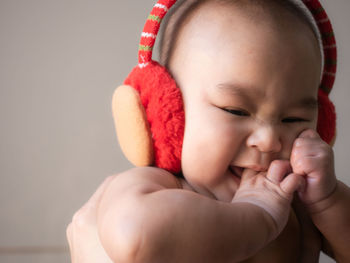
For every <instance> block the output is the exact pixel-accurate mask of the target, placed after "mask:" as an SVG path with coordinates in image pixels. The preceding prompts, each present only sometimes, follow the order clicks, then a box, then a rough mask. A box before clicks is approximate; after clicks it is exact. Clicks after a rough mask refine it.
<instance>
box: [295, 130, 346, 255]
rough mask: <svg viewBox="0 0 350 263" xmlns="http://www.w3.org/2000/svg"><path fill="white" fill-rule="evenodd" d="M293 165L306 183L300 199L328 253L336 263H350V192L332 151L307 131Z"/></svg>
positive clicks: (299, 139) (302, 136)
mask: <svg viewBox="0 0 350 263" xmlns="http://www.w3.org/2000/svg"><path fill="white" fill-rule="evenodd" d="M291 165H292V168H293V172H294V173H296V174H300V175H303V176H304V177H305V179H306V186H305V188H304V191H301V192H299V198H300V200H301V201H302V202H303V203H304V205H305V207H306V209H307V211H308V212H309V214H310V217H311V219H312V221H313V223H314V224H315V226H316V227H317V228H318V229H319V231H320V232H321V233H322V235H323V237H324V239H325V240H323V242H324V250H325V252H327V253H328V254H331V256H333V257H334V258H335V259H336V260H337V262H350V251H349V249H348V246H349V245H348V244H349V242H350V224H349V222H350V189H349V187H347V186H346V185H344V184H343V183H341V182H340V181H338V180H337V179H336V177H335V172H334V160H333V151H332V148H331V147H330V146H329V145H328V144H326V143H325V142H323V141H322V140H321V138H320V137H319V136H318V134H317V133H316V132H315V131H313V130H306V131H304V132H302V133H301V134H300V136H299V137H298V138H297V139H296V140H295V142H294V146H293V150H292V154H291Z"/></svg>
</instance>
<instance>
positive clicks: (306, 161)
mask: <svg viewBox="0 0 350 263" xmlns="http://www.w3.org/2000/svg"><path fill="white" fill-rule="evenodd" d="M290 161H291V166H292V168H293V173H296V174H299V175H302V176H304V177H305V179H306V185H305V189H303V190H302V191H300V192H299V197H300V199H301V200H302V201H303V202H304V204H305V205H307V206H308V205H312V204H316V203H318V202H319V201H321V200H324V199H325V198H327V197H328V196H329V195H330V194H331V193H332V192H333V191H334V190H335V188H336V185H337V180H336V177H335V172H334V157H333V150H332V148H331V146H329V145H328V144H327V143H326V142H324V141H323V140H322V139H321V138H320V136H319V135H318V134H317V133H316V132H315V131H314V130H311V129H308V130H305V131H303V132H302V133H301V134H300V135H299V137H298V138H297V139H296V140H295V141H294V144H293V149H292V153H291V158H290Z"/></svg>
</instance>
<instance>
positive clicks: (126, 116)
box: [112, 85, 153, 166]
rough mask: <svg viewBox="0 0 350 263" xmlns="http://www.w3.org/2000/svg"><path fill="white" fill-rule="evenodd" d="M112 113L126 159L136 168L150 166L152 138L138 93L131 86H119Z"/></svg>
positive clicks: (113, 101)
mask: <svg viewBox="0 0 350 263" xmlns="http://www.w3.org/2000/svg"><path fill="white" fill-rule="evenodd" d="M112 111H113V117H114V123H115V128H116V132H117V136H118V140H119V144H120V147H121V149H122V151H123V152H124V154H125V156H126V158H128V160H129V161H130V162H131V163H133V164H134V165H136V166H149V165H152V164H153V147H152V136H151V132H150V129H149V126H148V122H147V118H146V112H145V110H144V107H143V105H142V103H141V100H140V96H139V94H138V92H137V91H136V90H135V89H134V88H132V87H131V86H127V85H122V86H119V87H118V88H117V89H116V90H115V92H114V95H113V100H112Z"/></svg>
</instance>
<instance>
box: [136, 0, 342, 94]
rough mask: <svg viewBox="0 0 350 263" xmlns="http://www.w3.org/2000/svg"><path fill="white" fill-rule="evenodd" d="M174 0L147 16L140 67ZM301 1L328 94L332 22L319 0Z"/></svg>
mask: <svg viewBox="0 0 350 263" xmlns="http://www.w3.org/2000/svg"><path fill="white" fill-rule="evenodd" d="M175 2H176V0H158V2H157V3H156V4H155V5H154V7H153V9H152V11H151V13H150V15H149V16H148V18H147V21H146V24H145V26H144V29H143V32H142V34H141V40H140V46H139V55H138V61H139V64H138V66H139V67H140V68H144V67H147V65H148V64H149V63H150V62H151V61H152V52H153V47H154V44H155V40H156V37H157V34H158V31H159V28H160V24H161V22H162V20H163V18H164V17H165V15H166V14H167V12H168V11H169V9H170V8H171V7H172V6H173V5H174V4H175ZM302 2H303V3H304V4H305V6H306V7H307V8H308V10H309V11H310V12H311V14H312V16H313V18H314V19H315V21H316V24H317V27H318V30H319V32H320V34H321V39H322V45H323V54H324V62H323V64H324V67H323V75H322V81H321V84H320V89H321V90H323V91H324V92H325V93H326V94H327V95H328V94H329V93H330V92H331V90H332V87H333V84H334V81H335V75H336V70H337V48H336V40H335V37H334V32H333V28H332V24H331V22H330V20H329V18H328V15H327V13H326V11H325V10H324V9H323V7H322V5H321V3H320V2H319V0H302Z"/></svg>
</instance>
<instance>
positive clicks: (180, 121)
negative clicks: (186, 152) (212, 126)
mask: <svg viewBox="0 0 350 263" xmlns="http://www.w3.org/2000/svg"><path fill="white" fill-rule="evenodd" d="M175 2H176V1H175V0H159V1H158V2H157V4H156V5H155V6H154V8H153V10H152V11H151V14H150V15H149V17H148V19H147V21H146V24H145V26H144V29H143V32H142V35H141V41H140V46H139V64H138V66H136V67H135V68H134V69H133V70H132V72H131V73H130V74H129V76H128V77H127V79H126V80H125V82H124V84H125V85H128V86H129V87H132V88H133V89H134V90H136V91H137V92H138V94H139V100H140V101H141V104H142V109H138V110H136V111H137V112H138V113H137V114H136V115H137V116H138V117H137V118H138V119H141V116H142V115H143V116H145V118H146V120H145V121H138V122H137V124H136V125H134V127H133V128H130V127H128V126H130V125H127V124H126V123H125V122H127V117H125V121H120V119H121V118H116V117H115V125H116V130H117V135H118V139H119V143H120V145H121V148H122V150H123V152H124V154H125V155H126V157H127V158H128V159H129V161H131V162H132V163H133V164H135V165H139V166H145V165H154V166H157V167H160V168H163V169H166V170H168V171H170V172H172V173H175V174H176V173H179V172H180V171H181V149H182V141H183V134H184V127H185V113H184V108H183V100H182V95H181V91H180V89H179V88H178V87H177V85H176V83H175V81H174V79H173V78H172V77H171V76H170V74H169V73H168V71H167V69H166V68H165V67H163V66H161V65H160V64H159V63H157V62H156V61H153V60H152V50H153V46H154V43H155V40H156V36H157V34H158V31H159V28H160V23H161V21H162V19H163V18H164V16H165V15H166V13H167V12H168V10H169V9H170V8H171V7H172V6H173V4H174V3H175ZM118 89H119V88H118ZM118 89H117V90H116V92H115V95H114V99H113V105H114V104H115V103H117V101H120V100H124V98H121V97H120V96H119V95H118ZM124 89H125V86H124ZM127 108H129V107H127ZM127 108H124V109H121V107H118V106H114V107H113V112H114V116H119V115H122V116H126V115H128V114H129V113H124V112H127V111H128V109H127ZM134 111H135V110H134V109H133V110H132V111H131V115H130V118H133V117H134V118H135V113H134ZM143 112H144V113H145V114H143ZM144 123H147V124H148V125H147V126H146V125H144ZM139 131H140V134H142V138H143V139H144V140H147V141H151V142H152V147H151V148H150V147H146V148H145V147H143V146H142V145H138V143H137V141H140V140H141V138H140V136H139V135H138V134H137V132H139ZM145 134H148V137H147V138H146V139H145V136H144V135H145ZM150 156H152V158H150ZM140 164H142V165H140Z"/></svg>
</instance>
